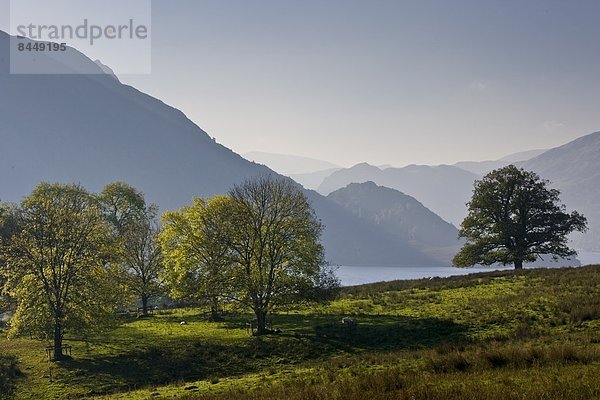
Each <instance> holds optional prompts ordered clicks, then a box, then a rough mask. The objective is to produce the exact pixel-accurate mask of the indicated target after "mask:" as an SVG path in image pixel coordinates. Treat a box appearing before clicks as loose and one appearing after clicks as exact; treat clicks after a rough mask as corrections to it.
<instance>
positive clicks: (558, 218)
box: [453, 165, 586, 269]
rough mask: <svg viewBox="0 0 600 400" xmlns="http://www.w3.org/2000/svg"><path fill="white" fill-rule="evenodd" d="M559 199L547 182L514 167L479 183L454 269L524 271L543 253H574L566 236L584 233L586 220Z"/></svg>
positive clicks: (461, 235) (460, 232)
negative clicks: (498, 266)
mask: <svg viewBox="0 0 600 400" xmlns="http://www.w3.org/2000/svg"><path fill="white" fill-rule="evenodd" d="M559 195H560V193H559V191H558V190H556V189H551V188H549V182H548V181H546V180H543V179H541V178H540V177H539V176H538V175H537V174H535V173H534V172H530V171H525V170H523V169H519V168H517V167H515V166H514V165H509V166H507V167H504V168H500V169H497V170H494V171H492V172H490V173H489V174H487V175H486V176H485V177H484V178H483V179H482V180H480V181H476V182H475V188H474V191H473V197H472V198H471V201H470V202H469V203H468V215H467V217H466V218H465V219H464V220H463V222H462V224H461V228H460V231H459V236H460V237H463V238H466V239H467V243H466V244H465V245H464V246H463V247H462V249H461V250H460V252H459V253H458V254H457V255H456V256H455V257H454V259H453V263H454V265H456V266H459V267H465V266H471V265H474V264H483V265H490V264H494V263H501V264H504V265H508V264H514V266H515V269H521V268H523V262H526V261H535V260H536V259H537V257H538V256H540V255H543V254H550V255H553V256H560V257H566V256H572V255H575V254H576V252H575V250H573V249H571V248H569V246H568V237H567V236H568V234H569V233H571V232H573V231H585V229H586V219H585V217H584V216H583V215H581V214H579V213H578V212H577V211H573V212H571V213H567V212H566V211H565V210H566V207H565V206H564V205H562V204H561V203H560V199H559Z"/></svg>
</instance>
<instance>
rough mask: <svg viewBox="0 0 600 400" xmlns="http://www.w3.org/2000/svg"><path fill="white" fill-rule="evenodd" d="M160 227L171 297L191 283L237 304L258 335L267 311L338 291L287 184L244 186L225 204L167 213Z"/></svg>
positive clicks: (307, 209)
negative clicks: (252, 316) (333, 289)
mask: <svg viewBox="0 0 600 400" xmlns="http://www.w3.org/2000/svg"><path fill="white" fill-rule="evenodd" d="M163 222H164V225H165V228H164V233H163V235H162V236H161V238H162V242H163V246H164V247H165V251H166V257H167V260H169V263H168V266H169V268H168V269H169V270H170V271H171V272H168V274H171V275H172V276H174V277H176V279H172V281H175V282H176V285H177V288H178V289H177V290H181V288H186V287H189V285H188V284H189V282H193V285H197V286H198V287H200V288H202V290H204V291H205V292H206V293H210V294H209V295H210V296H213V298H214V296H215V295H216V294H217V293H219V295H221V296H225V297H227V298H230V299H232V300H235V301H237V302H239V303H240V304H242V305H244V306H246V307H248V308H250V309H251V310H253V312H254V313H255V315H256V320H257V327H258V333H259V334H263V333H266V332H267V331H268V330H267V326H266V325H267V323H266V317H267V314H268V313H270V312H271V311H272V310H274V309H276V308H277V307H281V306H283V305H286V304H290V303H291V302H294V301H297V300H300V299H306V298H311V297H312V298H313V299H315V298H317V297H318V296H317V294H321V293H322V291H320V290H319V289H323V288H326V287H335V286H336V285H337V284H338V282H337V280H336V279H335V277H334V276H333V274H332V273H331V271H330V270H329V269H328V268H326V263H325V261H324V253H323V246H322V245H321V243H320V242H319V238H320V235H321V232H322V230H323V226H322V225H321V223H320V222H319V221H318V220H317V218H316V216H315V213H314V211H313V209H312V208H311V206H310V204H309V202H308V200H307V198H306V197H305V196H304V193H303V192H302V191H301V190H299V189H298V187H297V186H296V185H295V184H294V183H293V182H291V181H290V180H286V179H283V178H273V177H271V176H264V177H261V178H256V179H251V180H248V181H246V182H244V183H242V184H240V185H236V186H234V187H233V188H232V190H231V191H230V192H229V194H228V195H227V196H220V197H216V198H213V199H210V200H208V201H207V200H202V199H198V200H196V201H195V203H194V205H193V206H190V207H186V208H184V209H182V210H180V211H179V212H177V213H167V214H166V215H165V217H164V218H163ZM186 282H187V283H188V284H186Z"/></svg>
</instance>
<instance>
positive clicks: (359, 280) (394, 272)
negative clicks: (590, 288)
mask: <svg viewBox="0 0 600 400" xmlns="http://www.w3.org/2000/svg"><path fill="white" fill-rule="evenodd" d="M577 258H578V259H579V260H580V261H581V264H582V265H587V264H600V253H589V252H580V253H579V255H578V257H577ZM505 269H512V267H500V268H497V267H487V268H485V267H480V268H454V267H347V266H341V267H338V269H337V271H336V275H337V276H338V278H340V280H341V282H342V285H343V286H352V285H360V284H363V283H371V282H381V281H393V280H398V279H421V278H431V277H436V276H438V277H440V278H443V277H447V276H454V275H467V274H471V273H475V272H486V271H496V270H505Z"/></svg>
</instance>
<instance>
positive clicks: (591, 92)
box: [0, 0, 600, 166]
mask: <svg viewBox="0 0 600 400" xmlns="http://www.w3.org/2000/svg"><path fill="white" fill-rule="evenodd" d="M7 14H8V1H7V0H0V26H6V25H7ZM152 15H153V17H152V21H153V22H152V40H153V47H152V59H153V62H152V74H151V75H146V76H122V77H121V80H122V81H123V82H125V83H128V84H131V85H133V86H135V87H137V88H139V89H140V90H142V91H144V92H147V93H149V94H151V95H153V96H156V97H158V98H160V99H162V100H163V101H165V102H166V103H168V104H171V105H173V106H175V107H177V108H179V109H181V110H182V111H183V112H185V113H186V114H187V115H188V117H190V118H191V119H192V120H193V121H194V122H196V123H197V124H198V125H200V126H201V127H202V128H203V129H205V130H206V131H207V132H208V133H209V134H210V135H211V136H214V137H216V138H217V141H218V142H220V143H222V144H224V145H226V146H228V147H230V148H232V149H233V150H234V151H236V152H240V153H242V152H246V151H252V150H260V151H267V152H275V153H288V154H296V155H304V156H310V157H315V158H321V159H326V160H329V161H332V162H335V163H338V164H342V165H351V164H355V163H358V162H362V161H367V162H370V163H373V164H392V165H396V166H402V165H406V164H410V163H417V164H437V163H453V162H456V161H459V160H483V159H493V158H499V157H501V156H504V155H506V154H509V153H512V152H517V151H522V150H529V149H534V148H545V147H552V146H556V145H560V144H563V143H565V142H567V141H569V140H571V139H574V138H576V137H578V136H582V135H584V134H587V133H591V132H594V131H597V130H600V1H598V0H589V1H579V0H570V1H569V0H564V1H534V0H518V1H517V0H514V1H512V0H503V1H486V0H473V1H458V0H440V1H416V0H415V1H403V0H395V1H385V0H379V1H377V0H371V1H366V0H363V1H354V0H336V1H333V0H304V1H299V0H295V1H291V0H214V1H204V0H160V1H158V0H157V1H154V2H153V8H152Z"/></svg>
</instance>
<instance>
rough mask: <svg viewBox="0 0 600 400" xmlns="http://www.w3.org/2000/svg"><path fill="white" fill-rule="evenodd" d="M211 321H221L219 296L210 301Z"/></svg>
mask: <svg viewBox="0 0 600 400" xmlns="http://www.w3.org/2000/svg"><path fill="white" fill-rule="evenodd" d="M210 321H212V322H217V321H221V316H220V315H219V298H218V297H216V296H215V297H213V298H212V299H211V301H210Z"/></svg>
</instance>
